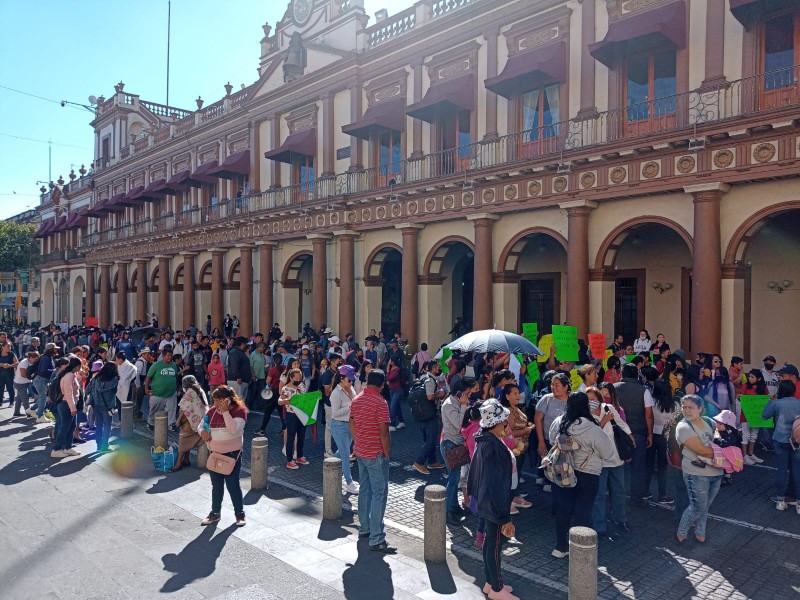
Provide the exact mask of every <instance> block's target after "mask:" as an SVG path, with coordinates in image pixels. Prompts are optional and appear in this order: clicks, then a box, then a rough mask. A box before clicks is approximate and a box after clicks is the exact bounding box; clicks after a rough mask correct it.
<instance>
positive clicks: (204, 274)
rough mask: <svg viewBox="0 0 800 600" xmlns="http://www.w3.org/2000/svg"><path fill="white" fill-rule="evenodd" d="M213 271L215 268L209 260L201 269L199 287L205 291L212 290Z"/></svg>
mask: <svg viewBox="0 0 800 600" xmlns="http://www.w3.org/2000/svg"><path fill="white" fill-rule="evenodd" d="M212 271H213V266H212V264H211V261H210V260H207V261H206V262H204V263H203V266H202V267H200V277H199V278H198V279H197V281H198V287H201V288H202V289H204V290H210V289H211V274H212Z"/></svg>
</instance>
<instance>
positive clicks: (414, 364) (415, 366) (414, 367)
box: [411, 354, 419, 377]
mask: <svg viewBox="0 0 800 600" xmlns="http://www.w3.org/2000/svg"><path fill="white" fill-rule="evenodd" d="M411 374H412V375H413V376H414V377H419V361H418V360H417V355H416V354H415V355H414V357H413V358H412V359H411Z"/></svg>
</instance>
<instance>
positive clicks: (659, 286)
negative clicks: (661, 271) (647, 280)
mask: <svg viewBox="0 0 800 600" xmlns="http://www.w3.org/2000/svg"><path fill="white" fill-rule="evenodd" d="M652 285H653V289H654V290H656V291H657V292H658V293H659V294H663V293H664V292H666V291H669V290H671V289H672V284H671V283H669V282H668V281H666V282H664V283H659V282H658V281H654V282H653V284H652Z"/></svg>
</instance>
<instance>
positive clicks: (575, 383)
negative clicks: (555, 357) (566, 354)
mask: <svg viewBox="0 0 800 600" xmlns="http://www.w3.org/2000/svg"><path fill="white" fill-rule="evenodd" d="M556 352H558V350H556ZM569 378H570V381H572V388H571V389H570V391H571V392H577V391H578V388H579V387H581V385H583V379H581V376H580V375H578V369H572V371H570V372H569Z"/></svg>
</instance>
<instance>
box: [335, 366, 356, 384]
mask: <svg viewBox="0 0 800 600" xmlns="http://www.w3.org/2000/svg"><path fill="white" fill-rule="evenodd" d="M339 375H341V376H343V377H347V378H348V379H349V380H350V381H355V380H356V370H355V369H354V368H353V367H352V365H342V366H341V367H339Z"/></svg>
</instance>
